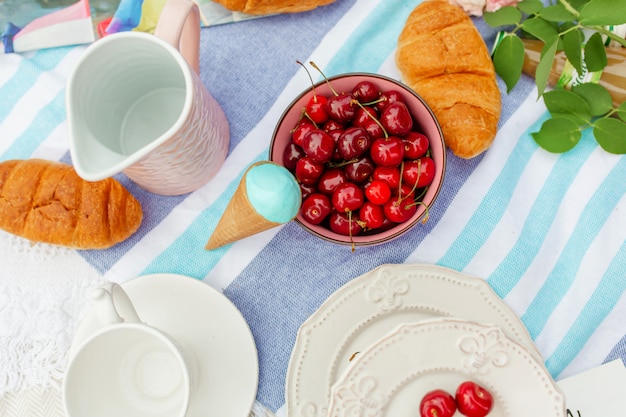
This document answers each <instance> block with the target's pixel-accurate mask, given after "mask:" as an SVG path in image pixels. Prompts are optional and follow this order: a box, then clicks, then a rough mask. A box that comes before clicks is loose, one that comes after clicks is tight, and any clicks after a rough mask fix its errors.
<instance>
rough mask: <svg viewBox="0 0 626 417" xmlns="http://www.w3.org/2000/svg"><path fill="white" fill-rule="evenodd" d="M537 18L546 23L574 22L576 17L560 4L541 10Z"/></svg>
mask: <svg viewBox="0 0 626 417" xmlns="http://www.w3.org/2000/svg"><path fill="white" fill-rule="evenodd" d="M539 16H540V17H541V18H543V19H545V20H547V21H548V22H557V23H563V22H573V21H574V20H576V16H574V15H573V14H571V13H570V12H569V11H567V9H566V8H565V7H563V5H562V4H560V3H559V4H555V5H553V6H548V7H546V8H545V9H543V10H542V11H541V12H540V13H539Z"/></svg>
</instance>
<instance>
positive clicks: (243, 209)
mask: <svg viewBox="0 0 626 417" xmlns="http://www.w3.org/2000/svg"><path fill="white" fill-rule="evenodd" d="M259 163H264V162H259ZM259 163H257V164H259ZM257 164H254V165H257ZM254 165H252V166H254ZM252 166H251V167H250V168H252ZM250 168H248V170H246V173H245V174H244V176H243V178H242V179H241V181H240V182H239V186H238V187H237V190H236V191H235V195H233V198H232V199H231V200H230V202H229V203H228V206H227V207H226V210H225V211H224V214H223V215H222V217H221V219H220V221H219V222H218V223H217V226H216V227H215V231H214V232H213V234H212V235H211V237H210V238H209V241H208V243H207V244H206V246H205V249H208V250H211V249H216V248H219V247H220V246H224V245H227V244H229V243H232V242H235V241H237V240H240V239H243V238H245V237H248V236H252V235H255V234H257V233H260V232H263V231H265V230H268V229H271V228H273V227H276V226H280V225H281V224H282V223H276V222H273V221H270V220H267V219H266V218H265V217H263V216H262V215H260V214H259V213H258V212H257V211H256V210H255V209H254V207H252V204H250V200H248V192H247V190H246V175H247V174H248V171H249V170H250Z"/></svg>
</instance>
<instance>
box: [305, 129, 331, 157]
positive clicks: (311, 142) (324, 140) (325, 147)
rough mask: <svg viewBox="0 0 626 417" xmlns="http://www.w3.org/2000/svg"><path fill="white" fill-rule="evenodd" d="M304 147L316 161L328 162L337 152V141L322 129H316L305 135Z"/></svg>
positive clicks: (307, 153)
mask: <svg viewBox="0 0 626 417" xmlns="http://www.w3.org/2000/svg"><path fill="white" fill-rule="evenodd" d="M302 149H303V150H304V152H305V153H306V155H307V156H308V157H309V158H311V159H312V160H313V161H315V162H320V163H326V162H328V161H330V159H331V158H332V156H333V154H334V153H335V141H334V139H333V138H332V137H331V136H330V135H329V134H328V133H326V132H324V131H323V130H321V129H315V130H312V131H310V132H309V133H307V134H306V135H304V138H303V140H302Z"/></svg>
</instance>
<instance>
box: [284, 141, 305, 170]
mask: <svg viewBox="0 0 626 417" xmlns="http://www.w3.org/2000/svg"><path fill="white" fill-rule="evenodd" d="M305 156H306V155H305V153H304V151H303V150H302V148H301V147H299V146H298V145H296V144H295V143H293V142H289V145H287V147H286V148H285V151H284V152H283V165H284V166H285V168H287V169H288V170H291V171H293V170H294V169H296V164H297V163H298V160H300V159H301V158H303V157H305Z"/></svg>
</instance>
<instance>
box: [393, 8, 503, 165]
mask: <svg viewBox="0 0 626 417" xmlns="http://www.w3.org/2000/svg"><path fill="white" fill-rule="evenodd" d="M396 64H397V67H398V69H399V71H400V74H401V76H402V81H403V82H404V83H405V84H407V85H408V86H409V87H411V88H412V89H413V90H415V92H417V93H418V94H419V95H420V96H421V97H422V98H423V99H424V101H426V103H427V104H428V105H429V106H430V108H431V109H432V111H433V113H434V114H435V116H436V117H437V120H438V121H439V124H440V125H441V130H442V132H443V136H444V140H445V142H446V145H447V146H448V147H449V148H450V149H451V150H452V152H453V153H454V154H455V155H457V156H459V157H461V158H473V157H475V156H477V155H479V154H480V153H482V152H483V151H485V150H486V149H487V148H489V146H491V144H492V142H493V140H494V139H495V136H496V132H497V128H498V121H499V120H500V112H501V97H500V90H499V88H498V84H497V82H496V73H495V69H494V66H493V62H492V61H491V57H490V55H489V51H488V50H487V46H486V45H485V42H484V40H483V39H482V37H481V36H480V33H479V32H478V30H477V29H476V27H475V26H474V24H473V22H472V20H471V19H470V18H469V17H468V16H467V15H466V14H465V13H464V12H463V10H462V9H461V8H459V7H457V6H453V5H450V4H449V3H448V2H447V1H425V2H423V3H421V4H420V5H418V6H417V7H416V8H415V9H414V10H413V11H412V12H411V14H410V15H409V17H408V18H407V21H406V23H405V25H404V27H403V29H402V31H401V33H400V36H399V37H398V46H397V51H396Z"/></svg>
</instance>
